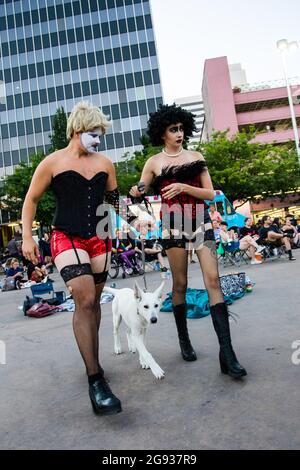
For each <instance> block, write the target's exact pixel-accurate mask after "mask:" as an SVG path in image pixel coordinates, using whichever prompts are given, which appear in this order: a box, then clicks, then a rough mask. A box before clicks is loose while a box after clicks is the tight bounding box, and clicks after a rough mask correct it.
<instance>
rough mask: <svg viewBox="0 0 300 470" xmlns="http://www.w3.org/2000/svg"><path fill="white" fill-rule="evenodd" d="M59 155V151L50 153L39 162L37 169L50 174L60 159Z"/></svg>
mask: <svg viewBox="0 0 300 470" xmlns="http://www.w3.org/2000/svg"><path fill="white" fill-rule="evenodd" d="M60 154H61V150H57V151H55V152H53V153H50V155H47V156H46V157H45V158H44V159H43V160H42V161H41V163H40V164H39V165H38V168H39V169H40V170H45V171H46V170H48V171H51V172H52V171H54V169H55V166H56V164H57V162H58V161H59V159H60Z"/></svg>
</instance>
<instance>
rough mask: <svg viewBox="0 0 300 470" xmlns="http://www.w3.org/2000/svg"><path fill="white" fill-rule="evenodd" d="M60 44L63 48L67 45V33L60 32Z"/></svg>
mask: <svg viewBox="0 0 300 470" xmlns="http://www.w3.org/2000/svg"><path fill="white" fill-rule="evenodd" d="M59 43H60V45H61V46H63V45H64V44H67V34H66V31H60V32H59Z"/></svg>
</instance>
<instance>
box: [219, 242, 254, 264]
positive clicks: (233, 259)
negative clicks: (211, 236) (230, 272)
mask: <svg viewBox="0 0 300 470" xmlns="http://www.w3.org/2000/svg"><path fill="white" fill-rule="evenodd" d="M217 253H218V260H219V261H221V262H222V263H223V267H225V266H228V265H230V266H237V267H239V266H240V265H241V263H242V261H244V262H245V263H246V264H248V261H246V258H245V254H246V253H245V252H243V251H241V250H240V249H239V248H237V247H235V246H234V245H233V246H232V245H231V243H223V242H222V241H220V243H219V247H218V250H217ZM246 256H247V254H246Z"/></svg>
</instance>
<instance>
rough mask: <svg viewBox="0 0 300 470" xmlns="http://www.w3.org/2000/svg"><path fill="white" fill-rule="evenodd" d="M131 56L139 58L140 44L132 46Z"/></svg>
mask: <svg viewBox="0 0 300 470" xmlns="http://www.w3.org/2000/svg"><path fill="white" fill-rule="evenodd" d="M131 56H132V58H133V59H138V58H139V57H140V51H139V46H138V45H137V44H133V46H131Z"/></svg>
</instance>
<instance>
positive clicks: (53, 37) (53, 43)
mask: <svg viewBox="0 0 300 470" xmlns="http://www.w3.org/2000/svg"><path fill="white" fill-rule="evenodd" d="M50 38H51V47H56V46H58V36H57V33H51V34H50Z"/></svg>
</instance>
